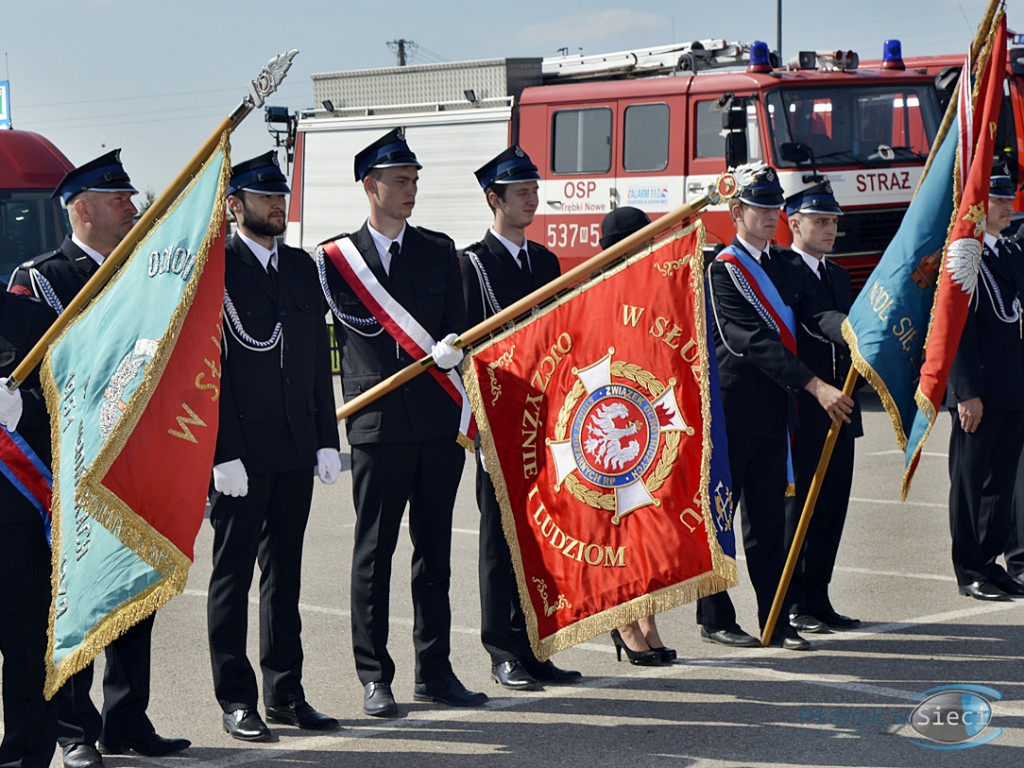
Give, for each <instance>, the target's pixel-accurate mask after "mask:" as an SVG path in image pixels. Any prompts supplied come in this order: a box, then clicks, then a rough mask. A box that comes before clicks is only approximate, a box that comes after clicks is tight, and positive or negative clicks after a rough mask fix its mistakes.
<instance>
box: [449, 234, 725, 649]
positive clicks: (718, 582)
mask: <svg viewBox="0 0 1024 768" xmlns="http://www.w3.org/2000/svg"><path fill="white" fill-rule="evenodd" d="M695 229H696V230H697V231H698V235H697V245H696V247H695V254H694V255H695V256H697V257H699V258H700V259H701V260H703V249H704V244H705V235H704V227H703V224H702V223H701V221H700V219H696V220H695V221H693V222H692V223H690V224H689V225H688V226H686V227H685V228H683V229H681V230H680V231H678V232H675V233H674V234H672V235H670V236H668V237H666V238H664V239H662V240H660V241H658V242H656V243H651V244H649V245H647V246H645V247H644V248H643V249H642V250H640V251H639V252H637V253H635V254H633V255H630V256H628V257H625V258H623V259H622V260H620V261H618V262H615V264H614V265H613V266H612V267H610V268H608V269H606V270H604V271H603V272H601V273H600V274H598V275H596V276H594V277H592V278H590V279H589V280H587V281H585V282H583V283H580V284H579V285H578V286H576V287H575V288H573V289H571V290H570V291H567V292H566V293H564V294H561V295H560V296H559V297H558V300H557V302H555V303H552V304H548V305H546V306H544V307H542V308H540V309H537V310H535V311H534V312H533V313H532V314H531V316H530V320H533V319H535V318H536V317H538V316H543V315H545V314H547V313H548V312H550V311H552V310H553V309H555V308H556V307H557V306H559V305H560V304H561V303H563V302H565V301H569V300H571V299H572V298H575V297H577V296H578V295H580V294H581V293H583V292H584V291H585V290H587V288H589V287H590V286H591V285H593V284H594V283H595V282H596V281H598V280H603V279H607V278H609V277H612V276H614V275H616V274H618V273H619V272H621V271H622V270H624V269H628V268H629V267H630V266H631V265H633V264H635V263H636V262H638V261H640V260H642V259H645V258H647V257H648V256H650V255H652V254H653V253H654V252H656V251H657V250H658V249H659V248H661V247H663V246H665V245H667V244H669V243H671V242H673V241H675V240H677V239H680V238H683V237H687V236H689V235H690V234H691V233H692V232H693V231H694V230H695ZM691 289H692V292H693V300H694V306H695V310H696V311H695V312H694V317H695V320H696V325H697V328H696V333H695V335H696V337H697V339H698V343H699V350H700V355H701V374H700V382H699V385H700V387H701V404H702V405H701V410H702V414H701V415H702V418H703V424H704V431H703V436H702V437H703V439H702V445H703V450H702V452H701V453H702V457H701V484H702V487H703V488H704V489H706V491H707V492H706V493H703V494H701V502H700V503H701V514H702V515H703V518H704V527H705V530H706V532H707V536H708V545H709V548H710V552H711V562H712V571H710V572H708V573H704V574H701V575H699V576H696V577H694V578H691V579H688V580H687V581H685V582H680V583H679V584H673V585H671V586H668V587H665V588H662V589H660V590H657V591H656V592H652V593H649V594H646V595H641V596H639V597H636V598H634V599H632V600H630V601H628V602H626V603H623V604H621V605H618V606H615V607H614V608H611V609H608V610H605V611H601V612H600V613H597V614H594V615H593V616H588V617H585V618H583V619H581V620H580V621H577V622H575V623H574V624H572V625H570V626H568V627H565V628H563V629H562V630H559V631H558V632H556V633H555V634H553V635H551V636H550V637H545V638H541V637H540V636H539V630H538V624H537V615H536V612H535V611H534V610H533V602H532V596H531V591H532V589H531V587H532V585H531V584H529V583H528V581H527V578H526V574H525V573H524V571H523V562H522V552H521V550H520V548H519V542H518V538H517V535H516V526H515V513H514V512H513V510H512V508H511V502H510V500H509V495H508V487H507V486H506V484H505V479H504V476H503V474H502V473H501V472H500V471H498V469H499V468H500V466H501V464H500V462H499V461H498V455H497V451H496V450H495V447H494V439H493V434H492V430H491V425H490V423H489V421H488V419H487V412H486V411H485V410H484V408H483V403H484V394H483V392H482V391H481V389H480V386H479V382H478V381H477V377H476V375H475V370H474V367H473V366H472V365H471V364H470V365H467V366H466V368H465V370H464V373H463V379H464V383H465V386H466V392H467V394H468V395H469V398H470V403H471V404H472V406H473V411H474V413H475V414H476V416H477V427H478V429H479V430H480V435H481V449H482V451H483V456H484V461H485V463H486V464H487V466H488V467H489V468H491V469H492V473H491V480H492V482H493V484H494V489H495V493H496V495H497V498H498V502H499V505H500V507H501V518H502V530H503V532H504V534H505V539H506V541H507V542H508V545H509V549H510V551H511V554H512V565H513V569H514V571H515V576H516V583H517V586H518V589H519V597H520V602H521V604H522V606H523V614H524V617H525V619H526V629H527V634H528V635H529V638H530V645H531V646H532V648H533V651H534V653H535V654H536V656H537V658H538V659H540V660H542V661H543V660H545V659H548V658H549V657H550V656H551V655H552V654H554V653H557V652H558V651H561V650H565V649H566V648H570V647H572V646H574V645H577V644H579V643H581V642H583V641H585V640H588V639H590V638H592V637H596V636H597V635H600V634H602V633H604V632H607V631H609V630H611V629H614V628H615V627H619V626H622V625H624V624H629V623H631V622H633V621H636V620H638V619H640V618H643V617H644V616H650V615H652V614H655V613H659V612H661V611H666V610H669V609H670V608H675V607H678V606H680V605H683V604H686V603H690V602H693V601H694V600H696V599H697V598H700V597H707V596H709V595H712V594H715V593H717V592H722V591H724V590H726V589H728V588H730V587H734V586H736V584H737V583H738V580H737V571H736V561H735V559H734V558H732V557H728V556H726V555H725V553H724V552H723V551H722V548H721V546H720V545H719V543H718V538H717V535H716V534H715V521H714V518H713V516H712V511H711V498H710V497H711V489H709V488H708V486H709V484H710V472H711V470H710V465H711V448H712V446H711V404H710V403H711V401H710V391H709V384H708V350H707V332H706V331H707V328H706V322H705V309H704V280H703V270H702V269H701V268H697V269H693V270H691ZM520 325H522V323H519V324H517V325H516V326H514V327H511V328H507V329H505V330H503V331H502V332H500V333H498V334H496V335H495V336H493V337H492V338H491V339H490V340H488V341H487V342H486V343H484V344H481V345H479V346H476V347H474V349H473V354H474V355H475V354H476V353H478V352H480V351H482V350H483V349H486V348H487V347H489V346H490V345H491V344H493V343H496V342H498V341H501V340H503V339H505V338H507V337H508V336H509V335H510V334H511V333H514V332H515V331H516V330H517V329H518V327H519V326H520ZM513 354H514V351H513ZM500 363H501V361H498V362H497V363H496V364H497V365H500Z"/></svg>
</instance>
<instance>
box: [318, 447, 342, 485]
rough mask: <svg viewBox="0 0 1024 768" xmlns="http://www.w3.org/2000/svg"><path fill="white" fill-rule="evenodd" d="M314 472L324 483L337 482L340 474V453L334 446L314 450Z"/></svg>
mask: <svg viewBox="0 0 1024 768" xmlns="http://www.w3.org/2000/svg"><path fill="white" fill-rule="evenodd" d="M316 474H317V476H318V477H319V478H320V482H321V483H323V484H324V485H332V484H333V483H336V482H338V475H340V474H341V454H340V453H338V450H337V449H336V448H321V449H320V450H319V451H317V452H316Z"/></svg>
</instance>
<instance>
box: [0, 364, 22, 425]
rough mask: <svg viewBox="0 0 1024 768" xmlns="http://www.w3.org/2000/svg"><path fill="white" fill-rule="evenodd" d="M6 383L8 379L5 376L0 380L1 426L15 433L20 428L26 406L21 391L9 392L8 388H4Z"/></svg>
mask: <svg viewBox="0 0 1024 768" xmlns="http://www.w3.org/2000/svg"><path fill="white" fill-rule="evenodd" d="M6 383H7V377H6V376H4V377H3V378H2V379H0V424H3V425H4V426H5V427H7V429H8V430H10V431H11V432H13V431H14V430H16V429H17V428H18V422H19V421H20V420H21V412H22V410H23V409H24V407H25V405H24V403H22V401H21V390H19V389H16V390H14V391H13V392H8V391H7V387H5V386H3V385H4V384H6Z"/></svg>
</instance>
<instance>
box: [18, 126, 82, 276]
mask: <svg viewBox="0 0 1024 768" xmlns="http://www.w3.org/2000/svg"><path fill="white" fill-rule="evenodd" d="M73 167H74V166H73V165H72V164H71V162H70V161H69V160H68V159H67V158H66V157H65V156H64V154H63V153H62V152H61V151H60V150H59V149H57V147H55V146H54V145H53V144H51V143H50V141H49V140H47V139H45V138H44V137H42V136H40V135H39V134H38V133H32V132H31V131H18V130H0V279H2V280H3V281H4V285H6V283H7V279H8V277H9V276H10V274H11V272H12V271H14V268H15V267H16V266H18V265H19V264H21V263H22V262H23V261H27V260H28V259H31V258H32V257H34V256H38V255H39V254H41V253H45V252H47V251H50V250H53V249H54V248H56V247H58V246H59V245H60V243H61V241H63V239H64V236H65V235H66V234H68V233H70V232H71V225H70V224H69V222H68V216H67V212H66V211H65V210H64V208H63V206H62V205H61V202H60V200H59V199H57V198H53V197H51V195H52V193H53V190H54V189H55V188H56V187H57V184H59V183H60V180H61V179H62V178H64V174H65V173H67V172H68V171H70V170H71V169H72V168H73Z"/></svg>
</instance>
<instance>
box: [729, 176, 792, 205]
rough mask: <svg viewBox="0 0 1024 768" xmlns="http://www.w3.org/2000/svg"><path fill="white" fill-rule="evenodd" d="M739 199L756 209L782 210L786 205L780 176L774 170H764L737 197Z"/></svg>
mask: <svg viewBox="0 0 1024 768" xmlns="http://www.w3.org/2000/svg"><path fill="white" fill-rule="evenodd" d="M737 199H739V200H740V201H742V202H744V203H746V204H747V205H752V206H754V207H755V208H781V207H782V206H784V205H785V204H786V200H785V198H784V197H783V193H782V185H781V184H779V174H778V173H776V172H775V169H774V168H763V169H762V170H760V171H758V172H757V174H756V175H755V176H754V180H753V181H752V182H751V183H750V184H749V185H748V186H746V187H744V188H743V190H742V191H741V192H740V193H739V195H737Z"/></svg>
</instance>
